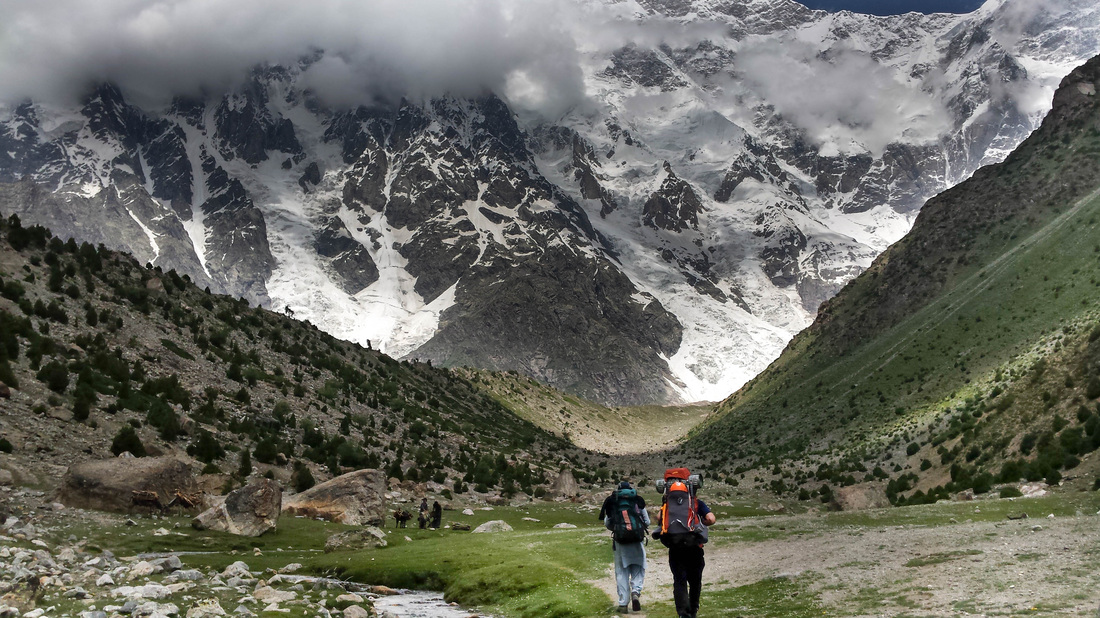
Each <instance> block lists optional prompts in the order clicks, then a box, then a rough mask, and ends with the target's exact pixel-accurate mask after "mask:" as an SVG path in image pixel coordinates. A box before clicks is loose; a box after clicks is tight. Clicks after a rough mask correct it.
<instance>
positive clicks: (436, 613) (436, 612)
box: [374, 590, 483, 618]
mask: <svg viewBox="0 0 1100 618" xmlns="http://www.w3.org/2000/svg"><path fill="white" fill-rule="evenodd" d="M374 608H375V610H377V611H378V615H379V616H385V615H386V614H385V612H389V613H390V614H392V615H394V616H397V617H398V618H470V617H471V616H483V614H478V613H475V612H471V611H470V610H468V609H464V608H462V607H456V606H452V605H451V604H449V603H447V602H446V601H444V600H443V594H442V593H440V592H424V591H419V590H402V591H401V594H397V595H393V596H385V597H379V598H377V599H375V600H374Z"/></svg>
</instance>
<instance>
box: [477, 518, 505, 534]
mask: <svg viewBox="0 0 1100 618" xmlns="http://www.w3.org/2000/svg"><path fill="white" fill-rule="evenodd" d="M511 531H512V527H511V526H509V525H508V522H506V521H504V520H502V519H494V520H493V521H487V522H485V523H483V524H481V525H480V526H478V527H477V528H474V534H478V533H484V532H511Z"/></svg>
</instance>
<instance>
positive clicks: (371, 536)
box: [325, 526, 387, 553]
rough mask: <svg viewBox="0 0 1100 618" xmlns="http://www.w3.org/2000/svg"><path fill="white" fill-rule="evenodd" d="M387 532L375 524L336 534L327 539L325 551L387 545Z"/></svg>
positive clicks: (354, 549) (356, 549)
mask: <svg viewBox="0 0 1100 618" xmlns="http://www.w3.org/2000/svg"><path fill="white" fill-rule="evenodd" d="M386 545H387V542H386V533H385V532H382V531H381V530H379V529H378V528H375V527H374V526H368V527H366V528H363V529H361V530H349V531H347V532H341V533H339V534H334V535H332V536H330V537H329V538H328V540H327V541H325V553H328V552H334V551H358V550H362V549H367V548H378V547H385V546H386Z"/></svg>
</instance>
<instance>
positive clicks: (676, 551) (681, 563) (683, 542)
mask: <svg viewBox="0 0 1100 618" xmlns="http://www.w3.org/2000/svg"><path fill="white" fill-rule="evenodd" d="M702 484H703V479H702V477H700V476H699V475H696V474H691V473H690V472H689V471H688V469H687V468H672V469H669V470H666V471H665V478H664V480H663V481H657V491H661V492H664V495H663V497H662V498H661V514H660V516H659V519H658V523H659V524H660V525H659V527H658V528H657V530H655V531H654V532H653V538H655V539H659V540H660V541H661V544H662V545H664V546H665V547H667V548H668V566H669V569H671V570H672V596H673V599H674V600H675V601H676V615H677V616H678V617H679V618H695V615H696V614H697V613H698V612H699V593H700V592H701V591H702V587H703V567H704V566H706V561H705V560H704V559H703V545H704V544H706V542H707V536H708V532H707V526H712V525H714V522H715V517H714V513H712V512H711V510H710V508H709V507H708V506H707V505H706V503H705V502H703V501H702V500H700V499H699V498H698V497H697V496H696V495H695V492H696V490H698V489H699V487H701V486H702Z"/></svg>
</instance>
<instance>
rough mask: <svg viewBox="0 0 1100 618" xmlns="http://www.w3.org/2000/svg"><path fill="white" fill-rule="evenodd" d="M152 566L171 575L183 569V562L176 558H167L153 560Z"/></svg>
mask: <svg viewBox="0 0 1100 618" xmlns="http://www.w3.org/2000/svg"><path fill="white" fill-rule="evenodd" d="M152 564H153V566H157V567H160V568H161V569H163V570H164V572H165V573H173V572H175V571H178V570H180V569H182V568H183V562H182V561H181V560H180V559H179V557H178V556H168V557H166V558H158V559H156V560H153V563H152Z"/></svg>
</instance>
